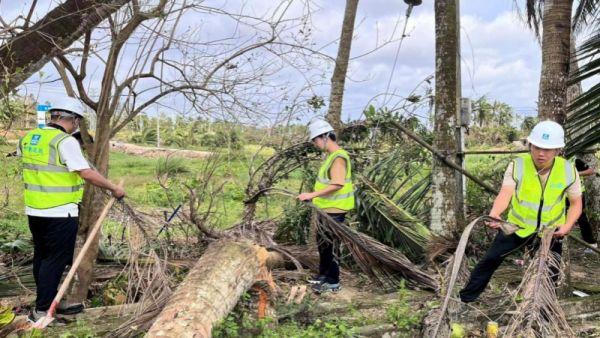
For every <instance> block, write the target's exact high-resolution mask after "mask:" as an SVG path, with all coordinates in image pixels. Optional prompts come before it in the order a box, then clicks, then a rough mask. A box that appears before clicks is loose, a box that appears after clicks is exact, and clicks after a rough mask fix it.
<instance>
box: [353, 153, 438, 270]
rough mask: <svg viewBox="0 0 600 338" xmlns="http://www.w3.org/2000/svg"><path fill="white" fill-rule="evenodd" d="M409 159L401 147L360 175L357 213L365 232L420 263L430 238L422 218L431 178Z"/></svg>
mask: <svg viewBox="0 0 600 338" xmlns="http://www.w3.org/2000/svg"><path fill="white" fill-rule="evenodd" d="M405 155H406V154H405V151H404V150H403V149H402V147H398V148H397V149H396V150H394V151H392V152H390V153H389V154H386V155H385V156H384V157H383V158H382V159H380V160H378V161H376V162H375V163H374V164H373V165H372V166H371V167H370V168H368V169H367V170H364V171H363V173H364V174H362V175H361V174H358V175H356V176H357V182H356V183H357V185H356V196H357V197H358V198H357V208H356V210H357V215H358V218H359V220H360V230H361V231H364V232H366V233H367V234H369V235H371V236H373V237H375V238H377V239H378V240H380V241H382V242H383V243H386V244H388V245H391V246H393V247H395V248H398V249H399V250H401V251H402V252H403V253H404V254H406V255H407V256H408V257H409V258H411V259H412V260H419V259H421V258H422V257H423V254H424V252H425V249H426V246H427V242H428V240H429V237H430V232H429V229H428V228H427V227H426V226H425V225H424V222H423V219H422V218H424V217H422V216H425V215H426V214H427V206H426V205H427V203H426V199H427V197H428V192H429V187H430V185H431V178H430V176H429V175H426V174H423V172H424V170H423V166H422V164H419V165H417V164H415V163H412V162H411V161H408V160H407V158H406V156H405Z"/></svg>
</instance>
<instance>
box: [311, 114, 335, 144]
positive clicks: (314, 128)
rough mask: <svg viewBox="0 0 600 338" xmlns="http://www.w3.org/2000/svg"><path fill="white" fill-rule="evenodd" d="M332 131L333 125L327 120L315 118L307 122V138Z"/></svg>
mask: <svg viewBox="0 0 600 338" xmlns="http://www.w3.org/2000/svg"><path fill="white" fill-rule="evenodd" d="M332 131H333V127H332V126H331V124H329V123H328V122H327V121H325V120H323V119H320V118H316V119H312V120H310V122H309V123H308V140H309V141H312V140H313V139H314V138H315V137H317V136H319V135H323V134H327V133H330V132H332Z"/></svg>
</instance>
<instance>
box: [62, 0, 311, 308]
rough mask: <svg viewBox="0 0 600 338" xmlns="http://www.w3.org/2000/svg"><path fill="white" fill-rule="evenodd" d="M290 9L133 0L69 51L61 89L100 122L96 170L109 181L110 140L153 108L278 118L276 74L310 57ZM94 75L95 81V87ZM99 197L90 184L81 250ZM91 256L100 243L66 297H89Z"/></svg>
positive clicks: (93, 150)
mask: <svg viewBox="0 0 600 338" xmlns="http://www.w3.org/2000/svg"><path fill="white" fill-rule="evenodd" d="M291 4H292V2H291V1H285V2H282V3H280V4H279V5H276V6H274V8H273V9H272V10H271V11H270V12H268V13H267V14H265V15H262V16H250V15H248V14H246V13H245V12H244V11H243V10H242V9H241V10H240V11H239V12H234V11H231V10H230V9H228V8H225V7H223V8H216V7H208V6H206V5H205V4H204V2H200V1H191V0H189V1H188V0H181V1H166V0H148V1H143V2H142V1H131V3H129V4H128V5H126V6H124V7H123V8H122V9H121V10H119V11H117V12H115V13H114V14H112V15H111V16H110V17H109V18H108V19H107V21H106V23H105V24H101V25H99V26H97V27H96V28H94V29H93V30H90V31H88V32H86V34H85V35H84V38H83V40H82V41H80V42H78V44H77V45H75V46H74V47H73V48H72V50H73V52H72V53H69V54H66V55H65V54H59V55H58V56H57V57H56V60H55V66H56V68H57V69H58V70H59V75H60V76H61V78H62V79H63V81H64V82H65V87H66V88H67V91H69V90H68V88H69V87H72V88H73V93H72V94H75V95H76V96H78V97H79V98H80V99H81V100H82V101H83V102H84V103H85V104H86V105H87V106H88V107H89V108H90V109H91V116H92V117H94V118H95V120H96V130H95V142H94V144H93V145H91V147H90V154H89V155H90V161H91V162H92V163H93V164H94V166H95V167H96V168H97V169H98V170H99V171H100V172H101V173H103V174H107V173H108V168H109V150H110V139H111V138H112V137H114V136H115V135H116V134H117V133H118V132H119V131H120V130H121V129H122V128H124V127H125V126H126V125H127V124H128V123H129V122H131V121H132V120H133V119H134V118H135V116H137V115H138V114H140V113H143V112H148V111H152V112H154V111H155V110H154V109H152V108H155V109H157V108H158V107H161V109H171V110H172V111H181V109H178V107H181V105H182V104H181V103H182V102H187V103H188V104H187V106H188V107H191V109H192V110H194V111H195V112H196V113H197V114H203V115H204V116H208V117H212V118H218V117H221V118H224V117H227V118H234V119H236V120H238V121H249V120H251V121H253V122H255V123H260V121H269V120H270V119H272V118H273V114H277V113H278V112H273V111H271V109H272V107H273V106H272V104H273V103H275V102H281V101H282V100H284V99H285V98H286V97H287V96H288V92H289V90H290V89H289V88H288V87H287V86H286V83H285V82H282V81H278V80H277V79H276V78H277V74H279V73H280V72H281V71H282V69H283V68H284V67H286V66H289V65H290V64H293V63H294V61H293V60H301V59H303V58H302V57H291V55H297V54H299V53H300V54H305V55H306V54H308V48H307V47H306V45H302V44H300V43H299V42H300V41H302V40H303V39H306V38H307V37H306V36H304V35H305V33H302V32H303V31H302V29H301V27H302V25H303V24H306V22H305V20H302V19H303V18H302V15H304V12H302V14H301V15H299V16H298V15H296V16H294V15H292V14H290V13H288V10H289V8H290V6H291ZM202 21H206V23H205V24H209V23H216V22H219V23H224V22H227V25H229V27H231V29H230V31H228V32H227V33H226V34H228V35H224V36H218V37H213V38H211V37H207V36H206V35H205V34H203V33H204V32H203V26H202V23H201V22H202ZM186 24H189V25H188V27H187V28H186V27H185V26H186ZM294 66H296V65H294ZM292 68H293V67H292ZM62 70H64V72H62V74H61V71H62ZM296 71H298V70H296ZM96 74H101V79H100V81H99V85H98V81H97V80H99V79H98V76H97V75H96ZM82 133H86V131H85V130H82ZM101 200H102V194H100V193H99V192H98V191H97V190H95V189H93V188H92V187H87V189H86V193H85V196H84V199H83V203H82V204H83V208H82V214H81V216H80V221H81V226H80V233H79V238H78V243H79V242H83V239H84V238H85V237H86V236H87V232H88V225H89V224H91V221H92V220H94V219H96V217H97V214H98V212H99V206H100V205H101V203H100V201H101ZM97 250H98V241H96V245H94V246H93V247H92V248H91V250H90V251H89V252H88V255H87V257H86V259H85V260H84V262H83V263H82V264H81V267H80V269H79V272H78V282H77V283H76V284H75V285H74V287H73V289H72V292H71V297H72V299H75V300H82V299H84V298H85V296H86V295H87V289H88V286H89V283H90V281H91V276H92V274H91V273H92V268H93V262H94V260H95V257H96V256H97Z"/></svg>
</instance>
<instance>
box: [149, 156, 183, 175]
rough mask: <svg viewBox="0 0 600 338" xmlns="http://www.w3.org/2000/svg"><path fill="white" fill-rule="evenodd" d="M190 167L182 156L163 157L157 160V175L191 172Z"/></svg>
mask: <svg viewBox="0 0 600 338" xmlns="http://www.w3.org/2000/svg"><path fill="white" fill-rule="evenodd" d="M189 172H190V169H189V168H188V166H187V165H186V164H185V162H184V159H183V158H181V157H161V158H159V159H158V161H157V162H156V176H157V177H162V176H168V177H170V176H175V175H178V174H183V173H189Z"/></svg>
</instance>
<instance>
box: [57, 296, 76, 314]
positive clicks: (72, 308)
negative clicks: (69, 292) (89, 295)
mask: <svg viewBox="0 0 600 338" xmlns="http://www.w3.org/2000/svg"><path fill="white" fill-rule="evenodd" d="M81 312H83V304H81V303H73V304H69V303H67V302H66V301H64V300H61V301H60V303H58V307H57V308H56V313H57V314H59V315H75V314H78V313H81Z"/></svg>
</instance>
